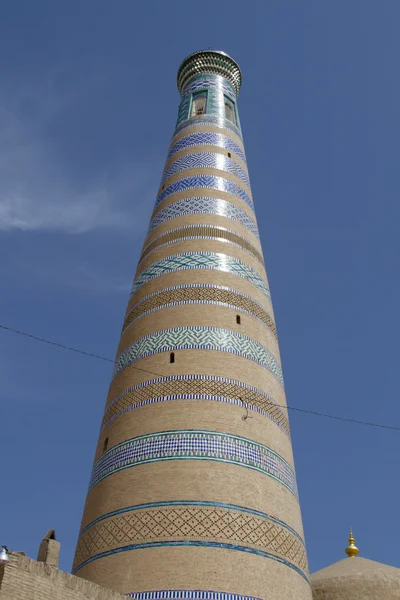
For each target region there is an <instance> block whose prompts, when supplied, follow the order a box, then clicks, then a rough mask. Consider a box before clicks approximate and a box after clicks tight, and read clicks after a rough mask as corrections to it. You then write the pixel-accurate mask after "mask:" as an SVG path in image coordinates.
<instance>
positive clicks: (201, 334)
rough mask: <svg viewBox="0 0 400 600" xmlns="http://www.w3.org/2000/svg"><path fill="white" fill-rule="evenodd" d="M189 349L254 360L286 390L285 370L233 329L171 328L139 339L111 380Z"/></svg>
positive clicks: (123, 355) (124, 353)
mask: <svg viewBox="0 0 400 600" xmlns="http://www.w3.org/2000/svg"><path fill="white" fill-rule="evenodd" d="M189 349H192V350H214V351H217V352H227V353H229V354H234V355H236V356H240V357H242V358H245V359H247V360H251V361H253V362H256V363H257V364H259V365H260V366H262V367H263V368H264V369H267V370H268V371H270V372H271V373H272V374H273V375H274V376H275V377H276V379H277V380H278V381H279V383H280V384H281V385H282V386H283V375H282V368H281V366H280V364H279V362H278V361H277V359H276V358H275V357H274V355H273V354H272V353H271V352H270V351H269V350H268V349H267V348H266V347H265V346H263V345H262V344H260V343H259V342H257V341H256V340H253V339H252V338H250V337H248V336H247V335H243V334H242V333H238V332H236V331H231V330H230V329H223V328H219V327H201V326H193V327H190V326H187V327H171V329H162V330H159V331H155V332H154V333H149V334H148V335H145V336H143V337H142V338H139V339H138V340H136V341H135V342H133V343H132V344H131V345H130V346H128V347H127V348H125V350H123V351H122V352H121V353H120V354H119V355H118V356H117V358H116V359H115V363H114V369H113V374H112V377H113V378H114V377H116V376H117V375H118V374H119V373H120V372H121V371H123V370H124V369H126V368H127V367H129V366H130V365H132V364H133V363H135V362H136V361H138V360H140V359H142V358H145V357H147V356H151V355H154V354H158V353H160V352H172V351H175V350H189Z"/></svg>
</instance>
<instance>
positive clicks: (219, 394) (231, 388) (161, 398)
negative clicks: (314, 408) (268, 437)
mask: <svg viewBox="0 0 400 600" xmlns="http://www.w3.org/2000/svg"><path fill="white" fill-rule="evenodd" d="M174 400H185V401H187V400H205V401H214V402H223V403H226V404H233V405H236V406H241V407H242V408H243V410H244V411H247V410H252V411H255V412H257V413H259V414H261V415H263V416H264V417H267V418H268V419H270V420H271V421H273V422H274V423H275V424H276V425H277V426H278V427H279V428H280V429H281V430H282V431H284V432H285V434H286V435H288V436H289V435H290V432H289V423H288V419H287V417H286V415H285V414H284V412H283V411H282V409H281V408H280V406H278V405H277V404H276V402H274V400H273V399H272V398H271V396H269V395H268V394H266V393H265V392H263V391H262V390H259V389H257V388H255V387H253V386H250V385H247V384H245V383H242V382H241V381H236V380H234V379H227V378H225V377H217V376H213V375H171V376H167V377H158V378H157V379H151V380H149V381H142V382H140V383H138V384H136V385H134V386H131V387H129V388H128V389H126V390H124V392H122V394H119V395H118V396H117V397H116V398H114V399H113V400H112V401H111V402H110V403H109V404H108V406H107V408H106V410H105V413H104V417H103V421H102V424H101V430H103V429H104V428H105V427H107V426H108V425H110V424H111V423H112V422H113V421H114V420H115V419H117V418H118V417H119V416H121V415H123V414H125V413H126V412H128V411H130V410H135V409H138V408H140V407H142V406H148V405H150V404H158V403H159V402H171V401H174ZM243 414H245V412H244V413H243Z"/></svg>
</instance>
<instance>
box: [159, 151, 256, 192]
mask: <svg viewBox="0 0 400 600" xmlns="http://www.w3.org/2000/svg"><path fill="white" fill-rule="evenodd" d="M200 168H201V169H217V170H219V171H226V172H227V173H229V174H230V175H234V176H235V177H237V178H238V179H240V180H241V181H242V182H243V183H244V185H246V186H247V187H248V188H250V180H249V176H248V174H247V173H246V171H245V170H244V169H243V168H242V167H241V166H240V165H239V164H238V163H237V162H235V161H234V160H233V159H232V158H229V157H228V156H225V155H223V154H219V153H218V152H197V153H195V154H185V155H184V156H181V157H180V158H178V159H177V160H175V161H174V162H173V163H172V164H170V165H169V166H168V167H166V168H165V170H164V173H163V176H162V179H161V183H160V186H161V185H162V184H163V183H165V182H166V181H167V179H169V178H170V177H173V175H176V174H177V173H181V172H182V171H187V170H188V169H200Z"/></svg>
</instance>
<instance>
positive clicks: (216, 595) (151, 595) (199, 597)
mask: <svg viewBox="0 0 400 600" xmlns="http://www.w3.org/2000/svg"><path fill="white" fill-rule="evenodd" d="M125 595H126V596H128V598H133V599H134V600H260V598H255V597H254V596H241V595H240V594H228V593H227V592H213V591H211V590H157V591H155V592H136V593H135V592H133V593H132V594H125Z"/></svg>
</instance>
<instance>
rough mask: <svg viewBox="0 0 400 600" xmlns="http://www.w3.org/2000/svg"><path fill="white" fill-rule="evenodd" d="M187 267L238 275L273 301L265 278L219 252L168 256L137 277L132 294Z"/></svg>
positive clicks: (239, 261) (235, 259)
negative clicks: (166, 275) (154, 280)
mask: <svg viewBox="0 0 400 600" xmlns="http://www.w3.org/2000/svg"><path fill="white" fill-rule="evenodd" d="M187 269H211V270H216V271H222V272H224V273H230V274H232V275H237V276H238V277H241V278H243V279H246V280H247V281H249V282H250V283H252V284H253V285H254V286H255V287H256V288H258V289H259V290H260V291H261V292H262V293H263V294H264V295H265V296H266V297H267V299H268V301H269V302H271V294H270V292H269V289H268V287H267V285H266V283H265V281H264V279H263V278H262V277H260V275H259V274H258V273H256V271H255V270H254V269H252V268H251V267H250V266H249V265H246V263H244V262H242V261H241V260H238V259H237V258H233V257H232V256H228V255H227V254H220V253H218V252H186V253H182V254H175V255H173V256H167V257H166V258H163V259H161V260H159V261H158V262H155V263H153V264H152V265H150V266H149V267H148V268H146V269H145V270H144V271H142V272H141V273H140V274H139V275H138V276H137V277H136V279H135V281H134V284H133V286H132V292H131V295H132V294H134V293H135V292H136V291H137V290H138V289H139V288H140V287H142V285H144V284H145V283H147V282H148V281H150V280H152V279H154V278H155V277H161V275H165V274H167V273H173V272H175V271H185V270H187Z"/></svg>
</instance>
